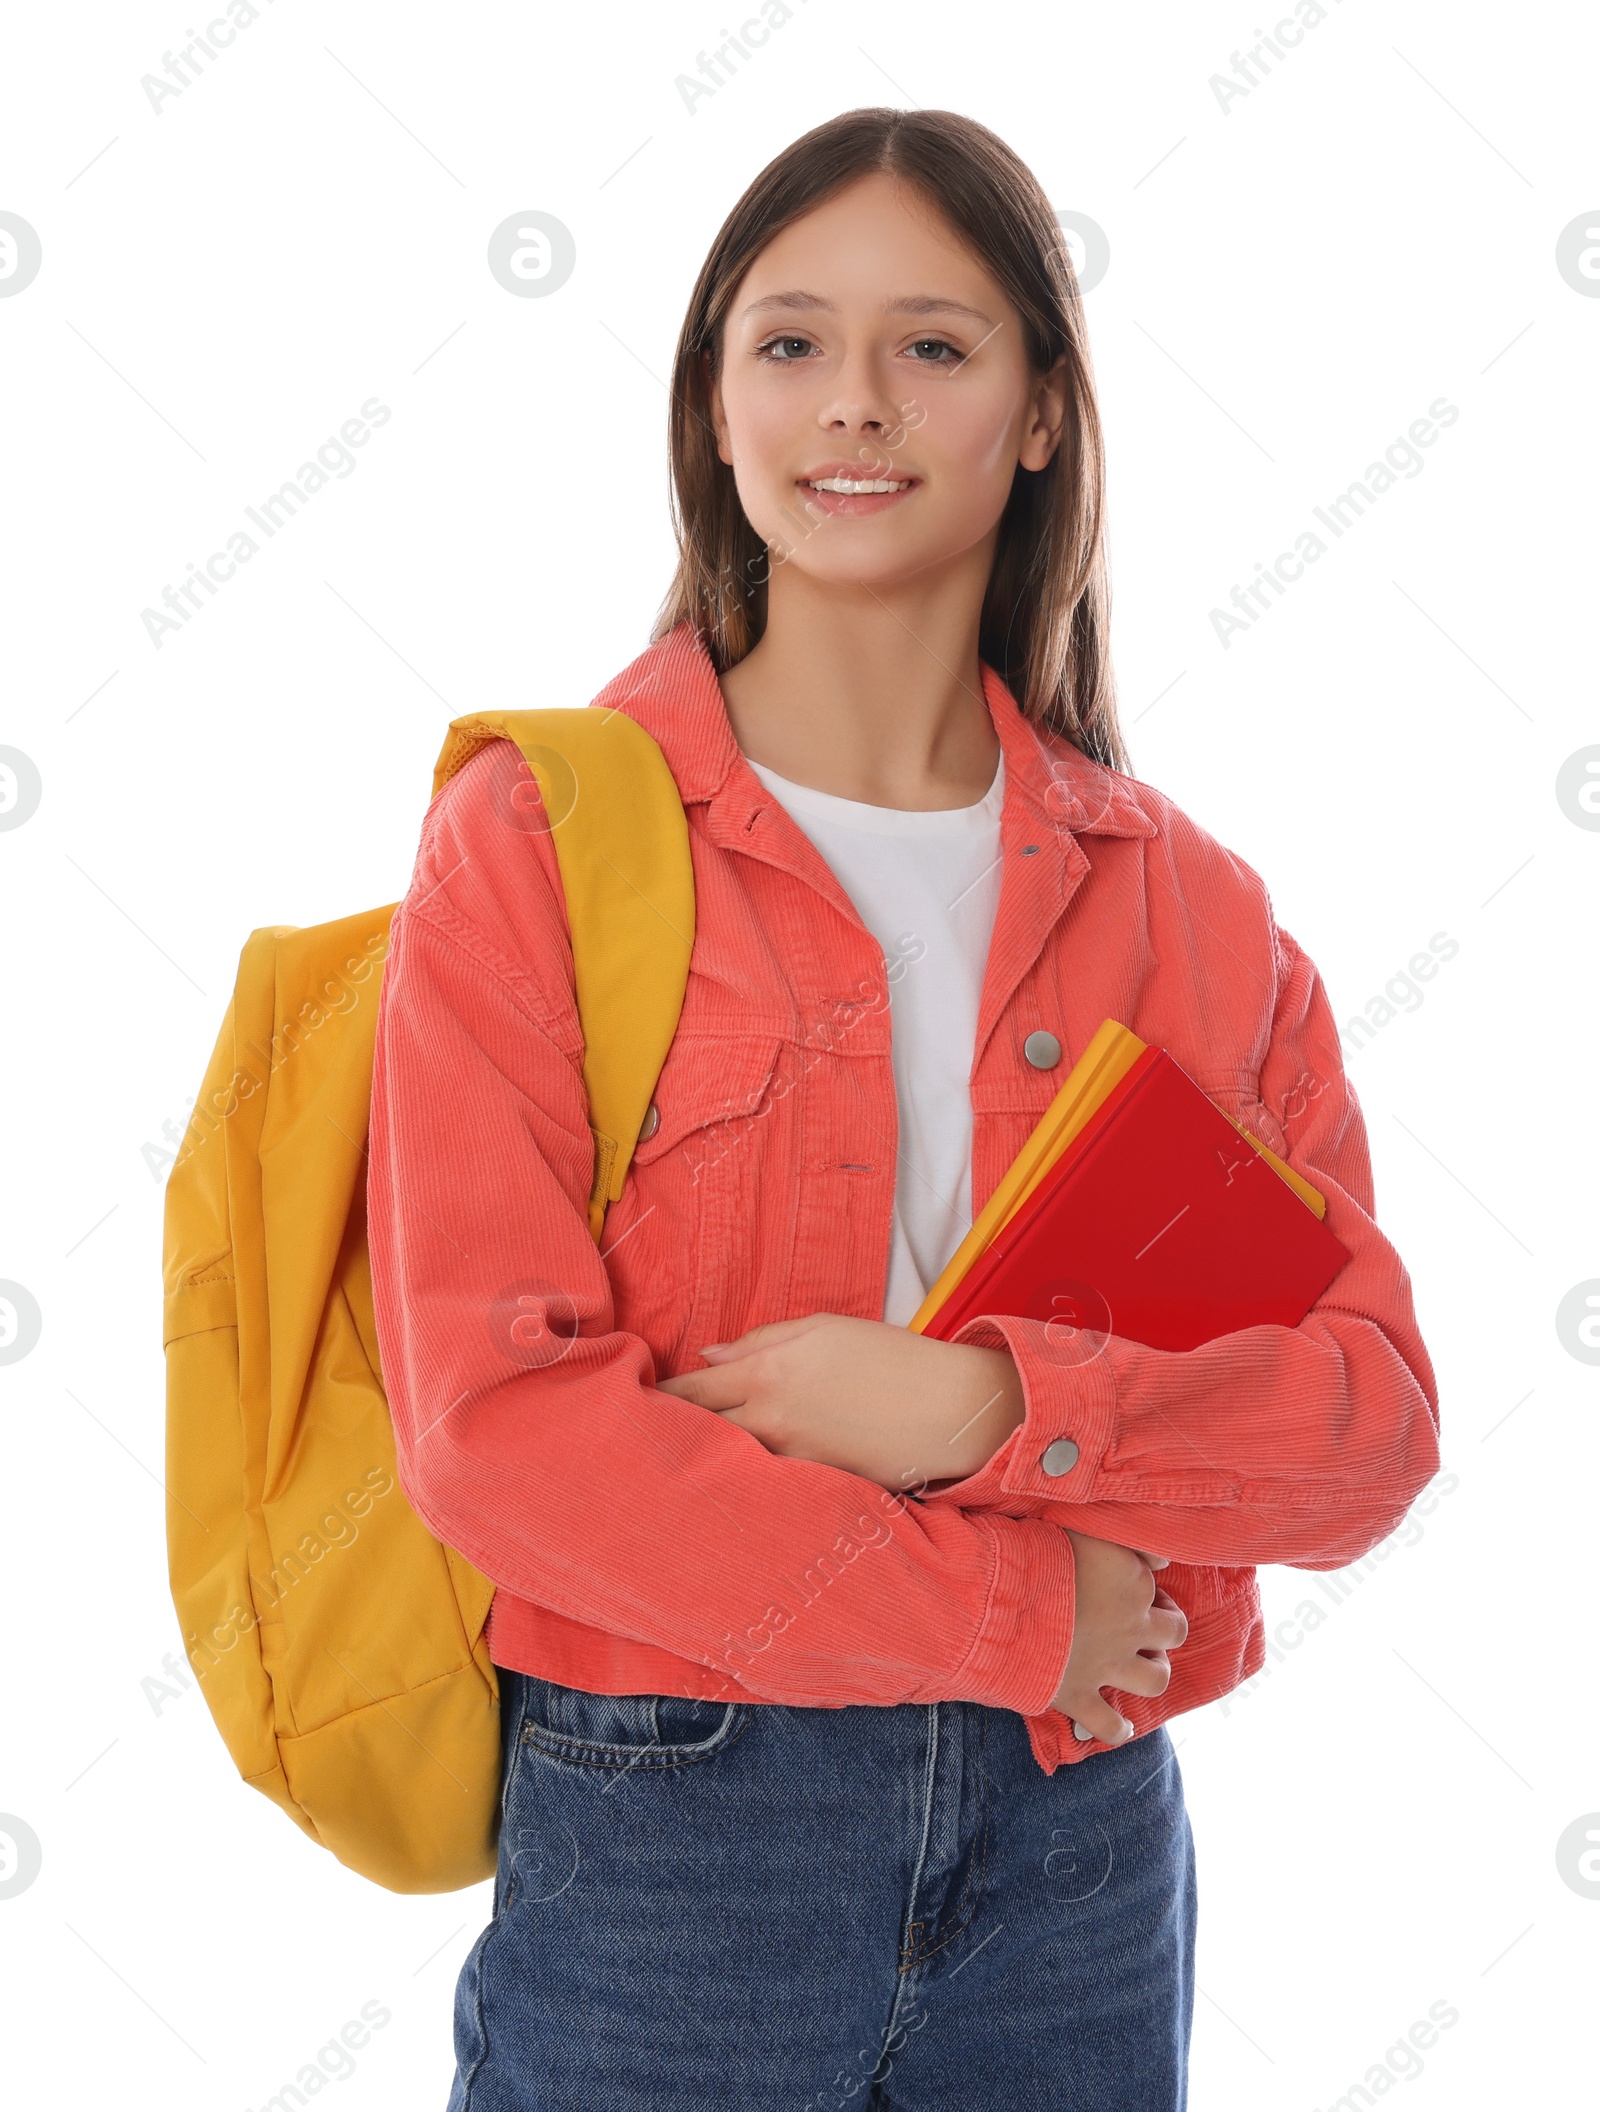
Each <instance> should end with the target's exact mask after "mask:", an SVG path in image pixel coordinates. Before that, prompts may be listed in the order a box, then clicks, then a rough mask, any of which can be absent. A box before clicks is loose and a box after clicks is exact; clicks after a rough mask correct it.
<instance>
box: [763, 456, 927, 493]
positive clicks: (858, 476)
mask: <svg viewBox="0 0 1600 2112" xmlns="http://www.w3.org/2000/svg"><path fill="white" fill-rule="evenodd" d="M823 477H851V478H854V479H855V480H856V481H857V482H858V483H866V484H872V483H885V484H888V483H905V482H909V483H911V484H920V483H921V481H922V479H921V478H920V477H918V476H917V475H915V474H914V472H913V471H911V470H909V469H895V468H893V467H889V468H879V467H878V466H877V465H876V464H875V463H867V462H862V461H860V460H859V459H858V460H856V461H854V462H839V461H835V462H819V463H817V465H816V466H815V467H814V468H812V469H807V470H802V471H801V473H800V475H799V476H798V477H796V479H795V482H796V483H797V484H801V485H807V486H809V485H810V484H811V483H813V482H814V481H816V480H818V479H820V478H823Z"/></svg>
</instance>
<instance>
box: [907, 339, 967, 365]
mask: <svg viewBox="0 0 1600 2112" xmlns="http://www.w3.org/2000/svg"><path fill="white" fill-rule="evenodd" d="M920 345H936V346H938V348H939V349H940V351H941V352H947V353H948V354H949V355H950V357H949V359H918V360H914V361H913V362H912V364H913V365H914V366H919V367H944V366H948V365H949V364H950V361H951V360H959V359H960V357H961V354H960V353H959V352H958V351H957V350H956V348H955V346H954V345H953V344H951V342H950V340H949V339H948V338H947V337H919V338H916V339H914V340H913V342H912V344H911V345H910V347H909V348H908V349H910V350H911V351H913V352H914V351H916V349H917V348H918V346H920Z"/></svg>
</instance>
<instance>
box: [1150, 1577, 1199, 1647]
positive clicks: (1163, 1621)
mask: <svg viewBox="0 0 1600 2112" xmlns="http://www.w3.org/2000/svg"><path fill="white" fill-rule="evenodd" d="M1145 1628H1146V1631H1147V1632H1148V1634H1149V1637H1150V1641H1151V1643H1152V1644H1153V1645H1154V1646H1155V1647H1156V1648H1158V1649H1161V1650H1176V1649H1177V1647H1178V1645H1179V1644H1180V1643H1181V1642H1183V1641H1185V1639H1186V1638H1187V1636H1188V1633H1189V1616H1188V1615H1187V1614H1186V1613H1185V1612H1184V1610H1183V1608H1182V1607H1181V1606H1180V1605H1179V1604H1178V1603H1177V1601H1176V1600H1175V1599H1171V1598H1169V1597H1168V1596H1167V1594H1166V1593H1165V1592H1164V1591H1162V1590H1160V1589H1159V1588H1158V1589H1157V1591H1156V1595H1155V1598H1154V1600H1153V1601H1152V1602H1151V1606H1150V1611H1149V1613H1148V1614H1147V1615H1146V1616H1145Z"/></svg>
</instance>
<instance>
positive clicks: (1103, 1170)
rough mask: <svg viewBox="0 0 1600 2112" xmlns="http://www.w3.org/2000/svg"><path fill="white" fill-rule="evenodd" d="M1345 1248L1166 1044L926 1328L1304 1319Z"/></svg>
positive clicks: (1079, 1139)
mask: <svg viewBox="0 0 1600 2112" xmlns="http://www.w3.org/2000/svg"><path fill="white" fill-rule="evenodd" d="M1349 1258H1350V1256H1349V1252H1348V1250H1347V1249H1346V1248H1345V1247H1344V1246H1343V1245H1342V1244H1341V1243H1340V1241H1338V1240H1337V1239H1335V1238H1334V1236H1333V1234H1332V1233H1331V1232H1330V1231H1329V1230H1328V1228H1327V1226H1326V1225H1325V1224H1324V1223H1323V1222H1322V1220H1321V1219H1320V1218H1319V1217H1318V1216H1317V1214H1316V1212H1315V1211H1314V1210H1312V1209H1311V1208H1310V1207H1309V1206H1308V1205H1307V1204H1306V1203H1304V1202H1303V1201H1302V1200H1301V1198H1300V1197H1299V1196H1298V1195H1296V1194H1295V1192H1294V1190H1293V1189H1292V1188H1291V1187H1290V1186H1289V1184H1288V1183H1287V1181H1285V1180H1284V1179H1283V1178H1282V1177H1281V1176H1280V1175H1279V1174H1278V1173H1277V1172H1276V1171H1275V1170H1274V1169H1273V1167H1272V1165H1271V1164H1270V1163H1269V1162H1268V1161H1267V1160H1266V1159H1264V1158H1263V1157H1262V1156H1261V1154H1260V1152H1258V1151H1257V1150H1256V1148H1255V1146H1254V1145H1253V1144H1251V1143H1250V1141H1249V1140H1248V1138H1246V1137H1244V1136H1243V1135H1241V1134H1240V1132H1239V1130H1238V1129H1236V1128H1235V1127H1234V1125H1233V1123H1231V1122H1230V1121H1229V1120H1228V1118H1227V1116H1226V1115H1224V1114H1223V1113H1222V1111H1221V1109H1220V1108H1218V1107H1217V1106H1216V1105H1215V1104H1214V1103H1213V1102H1212V1101H1211V1100H1210V1099H1209V1098H1208V1097H1207V1096H1206V1094H1205V1093H1203V1092H1202V1091H1201V1089H1200V1087H1199V1086H1198V1085H1196V1084H1195V1082H1194V1080H1193V1079H1192V1078H1191V1077H1190V1076H1189V1074H1188V1072H1187V1071H1185V1070H1184V1069H1183V1068H1182V1066H1181V1065H1180V1064H1177V1063H1175V1062H1174V1061H1173V1059H1172V1058H1171V1057H1170V1056H1169V1055H1168V1054H1167V1053H1166V1051H1165V1050H1164V1049H1146V1050H1145V1051H1144V1052H1143V1054H1142V1055H1141V1056H1140V1057H1139V1058H1138V1060H1137V1061H1136V1062H1135V1063H1134V1065H1133V1067H1132V1068H1131V1069H1130V1070H1129V1071H1128V1073H1127V1075H1126V1076H1125V1077H1124V1078H1122V1079H1121V1080H1120V1082H1119V1083H1118V1084H1117V1085H1116V1086H1114V1087H1113V1088H1112V1090H1111V1092H1110V1093H1109V1094H1108V1095H1107V1096H1106V1098H1105V1100H1104V1101H1103V1102H1102V1104H1101V1105H1100V1107H1099V1108H1097V1109H1096V1111H1095V1113H1094V1114H1093V1115H1092V1116H1091V1117H1090V1118H1089V1120H1088V1122H1086V1123H1085V1125H1084V1127H1083V1129H1082V1130H1081V1131H1080V1132H1079V1134H1078V1135H1077V1136H1076V1137H1075V1138H1074V1139H1073V1141H1072V1143H1071V1144H1069V1145H1068V1146H1067V1148H1066V1150H1065V1151H1064V1152H1063V1153H1062V1154H1061V1157H1060V1158H1059V1159H1058V1160H1057V1161H1056V1163H1055V1165H1054V1166H1052V1167H1051V1169H1050V1171H1049V1173H1048V1174H1047V1175H1046V1176H1045V1177H1044V1179H1043V1180H1042V1181H1041V1182H1040V1183H1039V1186H1038V1187H1037V1188H1036V1189H1035V1190H1034V1192H1033V1194H1032V1195H1031V1196H1029V1198H1028V1200H1027V1201H1026V1202H1025V1203H1024V1204H1023V1205H1022V1207H1021V1208H1020V1209H1019V1210H1018V1211H1017V1213H1016V1215H1015V1216H1014V1217H1013V1218H1012V1219H1011V1220H1010V1222H1009V1223H1008V1224H1006V1225H1005V1226H1004V1228H1003V1229H1002V1230H1001V1232H1000V1233H999V1235H998V1236H997V1237H996V1239H995V1241H994V1243H993V1244H992V1245H991V1246H990V1247H988V1248H987V1249H986V1250H985V1251H984V1253H983V1254H981V1255H980V1256H979V1258H978V1259H977V1260H976V1261H975V1262H974V1263H973V1264H972V1266H971V1268H969V1269H968V1271H967V1273H966V1275H965V1276H964V1277H963V1278H962V1279H961V1281H960V1283H959V1284H957V1285H956V1287H955V1289H954V1290H953V1291H952V1292H951V1294H950V1296H949V1297H948V1298H947V1299H946V1300H945V1302H944V1304H943V1305H942V1306H941V1307H940V1309H939V1311H938V1312H937V1313H936V1314H935V1316H934V1317H933V1319H932V1320H931V1321H929V1322H928V1323H927V1325H926V1326H925V1328H924V1329H923V1332H924V1333H925V1334H928V1335H932V1336H934V1337H936V1338H937V1339H938V1340H941V1341H948V1340H949V1338H950V1337H951V1336H952V1335H953V1334H954V1333H955V1332H956V1331H957V1329H958V1328H960V1327H961V1326H962V1324H963V1323H964V1322H965V1321H967V1320H970V1319H972V1318H973V1317H974V1316H975V1315H976V1314H978V1313H1010V1314H1016V1315H1018V1316H1019V1317H1020V1318H1022V1319H1028V1320H1052V1319H1055V1320H1059V1321H1061V1322H1062V1323H1063V1324H1064V1325H1066V1326H1069V1327H1071V1328H1088V1329H1092V1330H1094V1331H1096V1332H1104V1333H1107V1334H1113V1335H1122V1336H1125V1337H1126V1338H1127V1339H1128V1340H1130V1341H1133V1342H1144V1343H1147V1344H1148V1345H1149V1346H1150V1348H1152V1349H1195V1348H1198V1346H1199V1345H1200V1344H1201V1343H1202V1342H1210V1341H1212V1340H1214V1339H1215V1337H1216V1336H1218V1335H1226V1334H1231V1333H1233V1332H1234V1330H1235V1329H1237V1328H1242V1327H1258V1326H1260V1325H1261V1324H1262V1323H1263V1322H1276V1323H1277V1324H1278V1325H1280V1326H1283V1327H1295V1326H1297V1325H1298V1324H1299V1322H1300V1321H1301V1320H1303V1319H1304V1318H1305V1316H1306V1314H1307V1313H1308V1312H1309V1311H1310V1309H1311V1307H1312V1306H1313V1305H1314V1304H1315V1303H1316V1301H1317V1299H1318V1298H1319V1297H1320V1296H1321V1294H1322V1293H1323V1292H1324V1291H1325V1290H1326V1289H1327V1287H1328V1285H1329V1284H1330V1283H1331V1282H1332V1281H1333V1279H1334V1277H1335V1276H1337V1275H1338V1273H1339V1271H1340V1269H1342V1268H1343V1267H1344V1265H1345V1263H1346V1262H1347V1261H1348V1260H1349Z"/></svg>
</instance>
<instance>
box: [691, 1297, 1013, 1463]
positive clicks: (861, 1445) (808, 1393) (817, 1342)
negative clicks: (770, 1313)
mask: <svg viewBox="0 0 1600 2112" xmlns="http://www.w3.org/2000/svg"><path fill="white" fill-rule="evenodd" d="M700 1354H701V1356H702V1357H704V1358H705V1360H706V1362H707V1363H708V1364H709V1366H710V1367H711V1368H710V1369H709V1370H708V1371H686V1372H683V1373H681V1374H680V1375H679V1376H678V1377H677V1378H673V1379H663V1380H662V1381H661V1389H660V1390H661V1391H662V1392H663V1393H673V1394H676V1395H678V1397H679V1398H680V1399H681V1400H685V1401H696V1402H698V1403H699V1405H700V1406H701V1407H702V1408H711V1409H714V1410H715V1411H716V1412H717V1413H718V1414H719V1415H725V1416H726V1417H727V1418H728V1420H729V1421H730V1422H734V1423H738V1424H739V1425H740V1427H741V1428H743V1429H745V1430H748V1431H749V1432H750V1434H751V1435H752V1436H753V1437H757V1438H759V1439H760V1440H761V1442H762V1444H764V1445H765V1446H766V1448H767V1450H768V1451H769V1452H777V1453H780V1454H783V1455H784V1456H785V1457H787V1458H791V1459H814V1460H816V1461H818V1462H819V1464H821V1465H823V1466H829V1467H843V1468H845V1469H846V1470H847V1471H849V1472H850V1473H853V1474H863V1475H865V1476H866V1477H867V1479H868V1480H870V1481H876V1482H878V1483H879V1484H880V1485H881V1486H882V1487H884V1488H886V1489H893V1490H895V1491H897V1492H898V1491H901V1490H904V1489H906V1488H909V1487H913V1486H916V1487H925V1486H928V1485H934V1486H937V1485H938V1484H939V1483H940V1482H944V1481H959V1480H963V1479H965V1477H966V1476H967V1475H969V1474H974V1473H976V1472H977V1470H978V1468H979V1467H981V1466H982V1465H983V1464H984V1463H985V1461H986V1460H987V1459H988V1458H989V1456H990V1454H991V1453H992V1452H994V1451H995V1450H996V1449H997V1448H998V1447H999V1445H1000V1444H1001V1443H1002V1442H1003V1441H1004V1440H1005V1439H1006V1438H1007V1437H1009V1436H1010V1434H1011V1432H1012V1431H1013V1430H1014V1429H1016V1427H1017V1426H1018V1424H1019V1423H1020V1422H1021V1421H1022V1418H1023V1413H1024V1405H1025V1404H1024V1401H1023V1396H1022V1380H1021V1378H1020V1377H1019V1376H1018V1373H1017V1367H1016V1365H1015V1363H1014V1362H1013V1361H1012V1358H1011V1355H1010V1353H1009V1351H1006V1350H1003V1349H982V1348H978V1347H977V1346H975V1345H973V1344H969V1343H964V1342H936V1341H933V1340H931V1339H930V1338H929V1337H928V1336H926V1335H914V1334H912V1333H911V1332H910V1330H909V1329H908V1328H904V1327H893V1326H890V1325H889V1324H887V1323H886V1322H884V1321H882V1320H856V1319H850V1318H848V1317H846V1316H845V1315H844V1314H841V1313H812V1314H811V1315H809V1316H808V1317H807V1318H805V1319H802V1320H775V1321H771V1322H769V1323H768V1324H767V1325H766V1326H764V1327H753V1328H751V1329H750V1330H749V1331H748V1332H747V1333H745V1334H743V1335H740V1336H739V1338H738V1339H737V1341H734V1342H718V1343H712V1344H711V1345H710V1346H709V1347H707V1348H704V1349H702V1350H701V1352H700Z"/></svg>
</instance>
